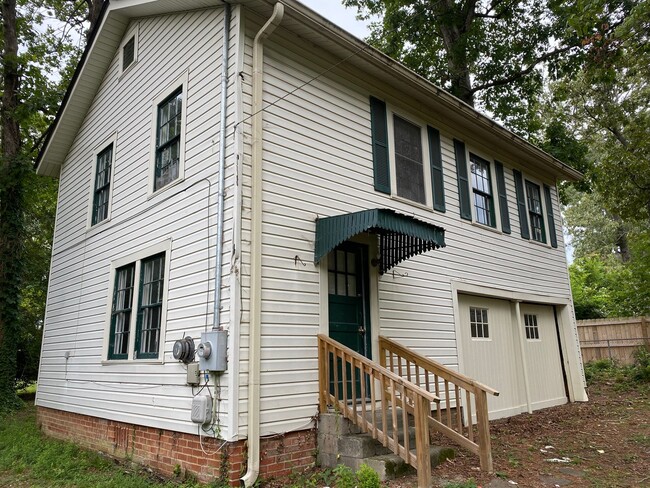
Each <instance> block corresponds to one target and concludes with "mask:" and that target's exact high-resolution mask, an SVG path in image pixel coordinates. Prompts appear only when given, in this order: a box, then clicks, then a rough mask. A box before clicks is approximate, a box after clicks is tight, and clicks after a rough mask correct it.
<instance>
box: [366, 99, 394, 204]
mask: <svg viewBox="0 0 650 488" xmlns="http://www.w3.org/2000/svg"><path fill="white" fill-rule="evenodd" d="M370 130H371V133H372V162H373V173H374V180H375V190H376V191H378V192H381V193H386V194H387V195H390V191H391V188H390V159H389V154H388V116H387V113H386V103H385V102H384V101H383V100H379V99H378V98H375V97H372V96H371V97H370Z"/></svg>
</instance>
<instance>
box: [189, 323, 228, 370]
mask: <svg viewBox="0 0 650 488" xmlns="http://www.w3.org/2000/svg"><path fill="white" fill-rule="evenodd" d="M227 346H228V331H225V330H212V331H210V332H203V333H202V334H201V343H200V344H199V346H198V347H197V349H196V354H197V356H198V357H199V369H200V370H201V371H216V372H222V371H226V369H228V361H227V357H226V352H227Z"/></svg>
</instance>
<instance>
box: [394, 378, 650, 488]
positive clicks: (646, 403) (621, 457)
mask: <svg viewBox="0 0 650 488" xmlns="http://www.w3.org/2000/svg"><path fill="white" fill-rule="evenodd" d="M588 393H589V402H587V403H573V404H568V405H563V406H560V407H553V408H549V409H545V410H540V411H537V412H534V413H533V414H531V415H529V414H523V415H518V416H516V417H511V418H508V419H503V420H497V421H493V422H491V423H490V433H491V438H492V453H493V457H494V467H495V471H496V473H495V474H493V475H488V474H484V473H482V472H481V471H480V470H479V468H478V457H477V456H474V455H472V454H470V453H469V452H467V451H465V450H463V449H460V448H458V449H456V459H454V460H453V461H447V462H445V463H444V464H443V465H441V466H438V467H437V468H436V469H434V472H433V475H434V479H436V483H438V485H439V486H445V485H446V484H448V483H449V482H457V483H459V484H460V483H462V482H466V481H468V480H469V479H473V480H475V481H476V483H477V485H478V486H479V487H482V488H487V487H489V488H501V487H514V486H519V487H526V488H538V487H539V488H541V487H555V486H570V487H603V488H604V487H650V387H649V386H643V387H638V386H637V387H633V388H630V387H627V388H621V386H620V385H618V384H616V383H614V382H612V381H605V380H602V381H600V382H598V383H596V384H594V385H592V386H591V387H590V388H589V390H588ZM552 459H554V460H556V461H555V462H553V461H551V460H552ZM557 460H562V461H561V462H558V461H557ZM389 486H390V487H392V488H406V487H409V488H411V487H416V486H417V482H416V478H415V477H408V478H402V479H400V480H395V481H392V482H390V484H389ZM452 486H453V485H452ZM457 486H458V485H457Z"/></svg>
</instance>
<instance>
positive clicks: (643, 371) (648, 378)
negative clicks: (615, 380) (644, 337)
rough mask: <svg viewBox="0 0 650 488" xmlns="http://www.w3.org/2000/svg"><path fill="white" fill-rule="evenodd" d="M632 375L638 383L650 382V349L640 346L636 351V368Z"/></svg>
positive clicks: (634, 367) (633, 369)
mask: <svg viewBox="0 0 650 488" xmlns="http://www.w3.org/2000/svg"><path fill="white" fill-rule="evenodd" d="M632 374H633V376H634V379H635V380H636V381H641V382H645V383H648V382H650V348H649V347H647V346H639V347H638V348H637V349H636V351H634V366H633V367H632Z"/></svg>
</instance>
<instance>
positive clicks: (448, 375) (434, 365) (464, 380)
mask: <svg viewBox="0 0 650 488" xmlns="http://www.w3.org/2000/svg"><path fill="white" fill-rule="evenodd" d="M382 346H383V349H390V350H391V351H393V352H396V353H397V352H399V353H400V354H401V356H402V357H403V358H412V360H413V362H417V363H418V364H419V365H420V366H421V367H427V368H428V369H429V371H432V372H433V371H437V372H438V373H437V374H438V376H440V377H441V378H445V379H446V380H448V381H453V382H454V383H455V384H457V385H459V386H461V387H463V388H465V389H466V390H470V391H474V390H475V389H479V390H483V391H485V393H489V394H490V395H494V396H499V392H498V391H497V390H495V389H494V388H490V387H489V386H486V385H484V384H483V383H481V382H479V381H476V380H474V379H472V378H470V377H469V376H465V375H464V374H462V373H459V372H457V371H454V370H453V369H449V368H447V367H446V366H444V365H443V364H440V363H438V362H436V361H433V360H431V359H429V358H427V357H426V356H422V355H420V354H418V353H416V352H413V351H412V350H411V349H409V348H407V347H404V346H402V345H401V344H400V343H399V342H395V341H394V340H392V339H389V338H388V337H383V336H379V350H380V351H381V350H382Z"/></svg>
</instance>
